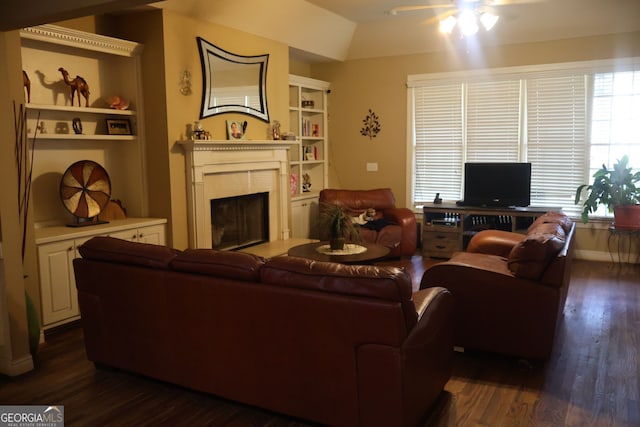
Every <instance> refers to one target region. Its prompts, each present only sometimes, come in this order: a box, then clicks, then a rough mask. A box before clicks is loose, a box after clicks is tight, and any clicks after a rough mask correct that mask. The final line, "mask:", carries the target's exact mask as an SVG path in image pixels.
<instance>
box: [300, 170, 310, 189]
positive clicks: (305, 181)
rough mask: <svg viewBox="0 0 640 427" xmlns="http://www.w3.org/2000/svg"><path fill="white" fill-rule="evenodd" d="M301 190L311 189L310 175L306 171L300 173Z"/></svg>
mask: <svg viewBox="0 0 640 427" xmlns="http://www.w3.org/2000/svg"><path fill="white" fill-rule="evenodd" d="M302 191H303V192H305V193H308V192H309V191H311V177H310V176H309V174H308V173H303V174H302Z"/></svg>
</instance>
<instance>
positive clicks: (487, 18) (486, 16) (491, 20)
mask: <svg viewBox="0 0 640 427" xmlns="http://www.w3.org/2000/svg"><path fill="white" fill-rule="evenodd" d="M499 18H500V17H499V16H498V15H494V14H493V13H489V12H485V13H483V14H482V15H480V22H481V23H482V26H483V27H484V29H485V30H487V31H489V30H490V29H492V28H493V26H494V25H496V22H498V19H499Z"/></svg>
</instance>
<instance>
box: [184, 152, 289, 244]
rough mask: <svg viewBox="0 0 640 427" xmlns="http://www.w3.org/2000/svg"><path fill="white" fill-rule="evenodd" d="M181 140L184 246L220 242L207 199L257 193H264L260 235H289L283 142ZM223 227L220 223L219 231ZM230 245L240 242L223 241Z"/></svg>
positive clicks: (272, 237)
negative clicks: (186, 229)
mask: <svg viewBox="0 0 640 427" xmlns="http://www.w3.org/2000/svg"><path fill="white" fill-rule="evenodd" d="M180 145H181V146H182V148H183V150H184V152H185V161H186V177H187V189H188V190H187V208H188V217H187V219H188V225H189V247H191V248H209V249H210V248H216V249H219V248H220V244H222V242H223V238H224V235H223V236H218V235H217V234H218V233H221V230H219V229H218V230H217V231H216V230H215V226H214V220H213V218H212V214H213V211H212V207H211V200H216V199H226V198H232V197H239V196H246V195H253V194H260V193H268V196H266V201H265V206H264V207H263V208H264V209H265V211H266V212H265V213H264V216H263V218H264V219H265V221H266V222H267V225H266V227H265V228H266V230H265V233H266V234H265V235H264V239H265V240H266V241H274V240H286V239H288V238H289V236H290V234H289V148H290V146H289V145H288V144H286V143H285V142H283V141H249V140H248V141H243V142H237V141H210V140H194V141H180ZM252 227H253V226H252ZM228 232H229V231H228V228H227V227H225V231H224V234H227V233H228ZM216 240H219V244H218V245H215V242H214V241H216ZM247 240H251V239H247ZM226 244H227V243H225V245H226ZM244 244H245V243H242V245H244ZM246 244H249V243H246ZM234 245H240V244H239V243H230V242H229V243H228V247H229V248H231V247H233V246H234Z"/></svg>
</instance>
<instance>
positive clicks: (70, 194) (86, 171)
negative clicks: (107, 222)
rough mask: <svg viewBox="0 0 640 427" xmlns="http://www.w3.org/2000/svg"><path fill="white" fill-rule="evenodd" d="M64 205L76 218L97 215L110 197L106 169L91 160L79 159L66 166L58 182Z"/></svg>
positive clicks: (109, 182)
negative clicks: (60, 180)
mask: <svg viewBox="0 0 640 427" xmlns="http://www.w3.org/2000/svg"><path fill="white" fill-rule="evenodd" d="M60 197H61V198H62V203H63V204H64V207H65V208H66V209H67V210H68V211H69V212H70V213H71V214H72V215H75V216H76V217H78V218H93V217H95V216H98V214H99V213H100V212H101V211H102V209H103V208H104V207H105V206H106V205H107V203H109V199H110V198H111V180H110V179H109V175H108V174H107V171H106V170H104V168H103V167H102V166H100V165H99V164H98V163H96V162H94V161H92V160H80V161H79V162H75V163H74V164H72V165H71V166H69V167H68V168H67V170H66V171H65V173H64V175H62V182H61V183H60Z"/></svg>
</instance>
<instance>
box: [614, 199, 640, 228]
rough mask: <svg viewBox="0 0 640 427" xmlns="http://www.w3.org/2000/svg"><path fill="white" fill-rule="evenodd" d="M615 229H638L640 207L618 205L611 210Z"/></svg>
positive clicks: (639, 225)
mask: <svg viewBox="0 0 640 427" xmlns="http://www.w3.org/2000/svg"><path fill="white" fill-rule="evenodd" d="M613 221H614V222H613V223H614V225H615V226H616V228H626V229H640V205H619V206H615V207H614V208H613Z"/></svg>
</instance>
